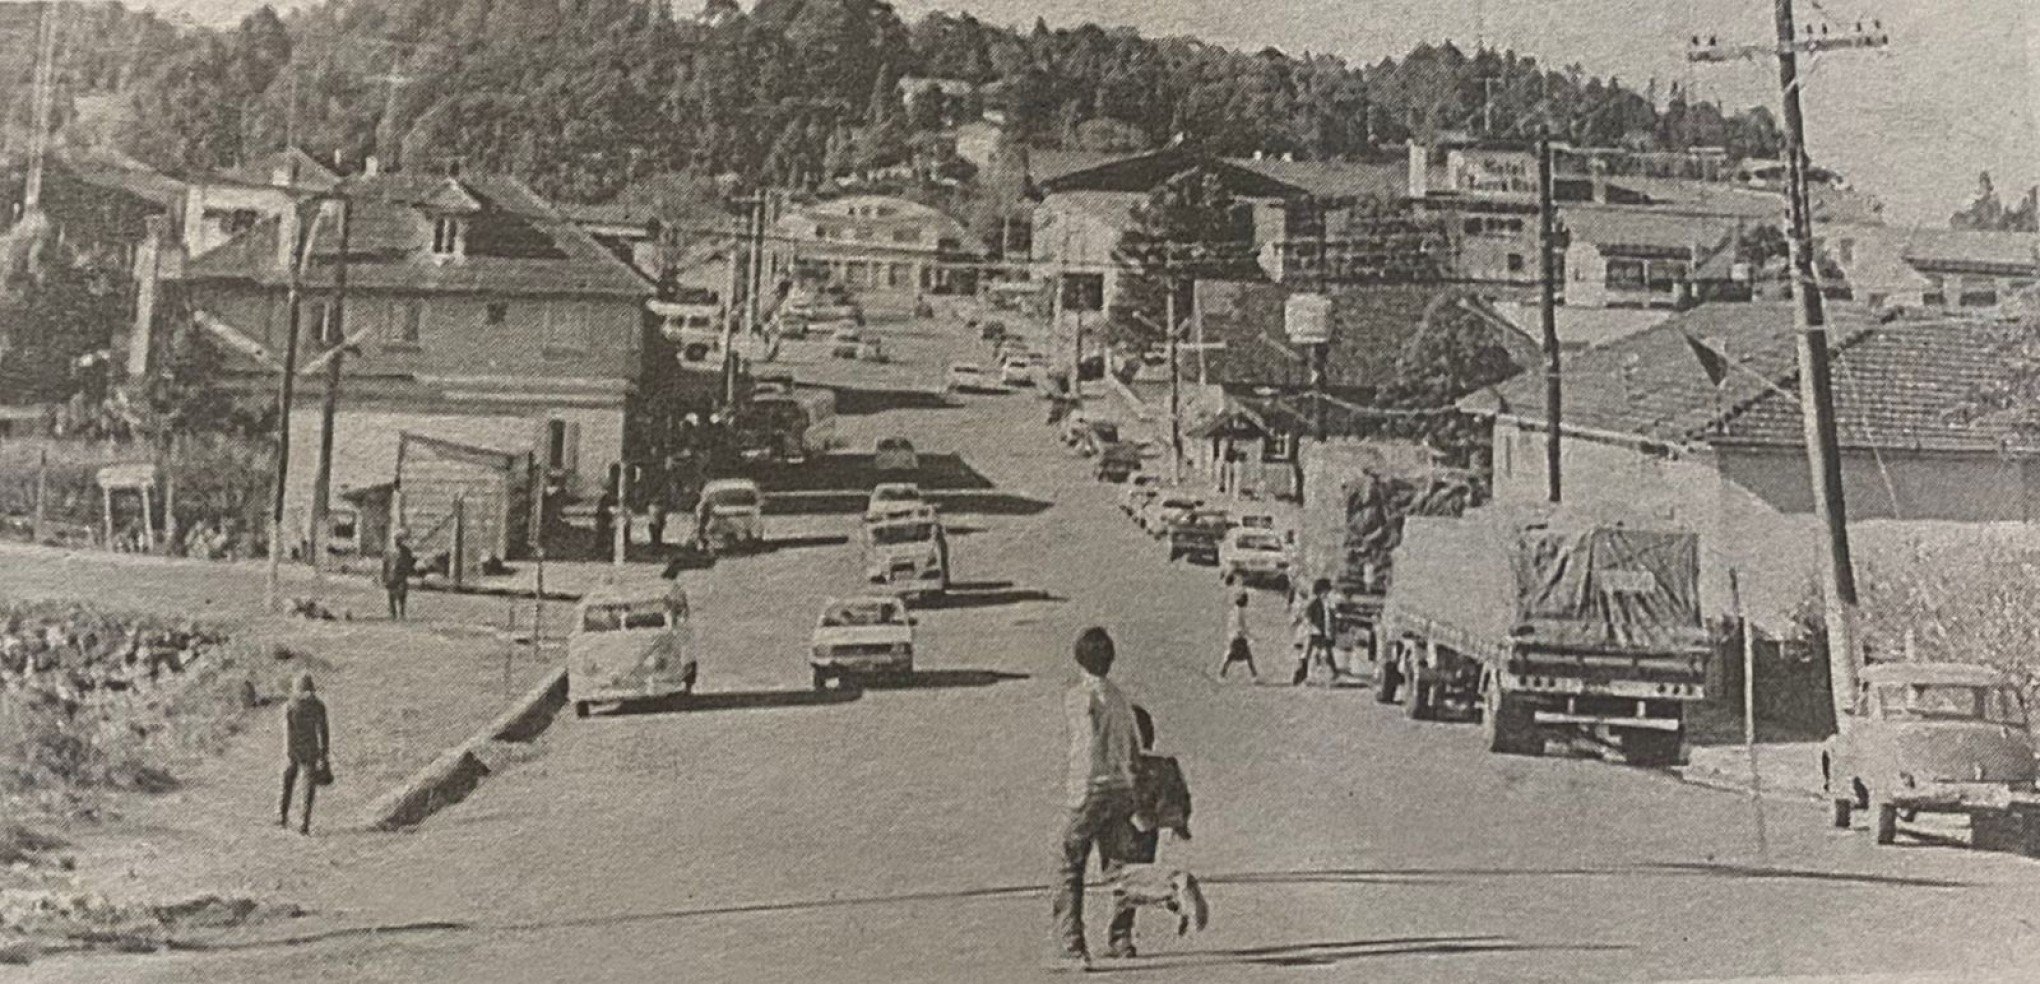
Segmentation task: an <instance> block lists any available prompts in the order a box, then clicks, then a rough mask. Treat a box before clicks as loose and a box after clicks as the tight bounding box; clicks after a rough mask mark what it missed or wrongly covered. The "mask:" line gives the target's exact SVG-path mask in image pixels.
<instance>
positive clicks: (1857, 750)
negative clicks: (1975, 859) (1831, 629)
mask: <svg viewBox="0 0 2040 984" xmlns="http://www.w3.org/2000/svg"><path fill="white" fill-rule="evenodd" d="M1848 718H1849V720H1848V721H1846V722H1844V724H1845V727H1843V728H1842V729H1841V732H1840V733H1839V734H1837V735H1835V736H1834V737H1833V738H1830V739H1828V744H1827V747H1826V748H1824V749H1823V750H1822V752H1821V767H1822V778H1823V779H1824V780H1825V782H1826V786H1827V791H1828V796H1829V799H1830V802H1831V803H1832V804H1833V806H1834V824H1835V826H1837V827H1844V828H1846V827H1847V826H1849V821H1850V818H1851V815H1852V814H1853V813H1854V812H1855V811H1856V810H1868V811H1870V814H1871V817H1872V820H1871V830H1872V832H1873V833H1874V834H1875V835H1876V839H1877V843H1879V844H1889V843H1891V842H1892V841H1893V840H1894V839H1895V838H1896V837H1897V836H1898V822H1899V821H1900V820H1910V819H1912V817H1913V816H1914V815H1915V814H1919V813H1963V814H1967V815H1968V816H1969V817H1970V820H1971V825H1972V828H1973V829H1977V830H1978V831H1979V833H1980V832H1981V829H1982V827H1983V826H1984V825H1987V824H1989V823H1990V822H1992V821H1996V820H2002V819H2005V818H2006V817H2007V816H2008V815H2009V814H2011V812H2012V811H2013V806H2014V803H2019V804H2020V805H2022V806H2026V805H2035V800H2034V779H2035V766H2034V757H2033V753H2034V748H2033V737H2032V734H2031V732H2030V731H2029V730H2028V729H2029V723H2028V721H2027V718H2026V707H2025V703H2024V701H2023V700H2022V699H2021V698H2020V696H2019V691H2018V688H2017V686H2016V685H2014V683H2013V682H2012V680H2011V678H2010V677H2008V676H2007V675H2005V674H2004V673H2003V672H2001V671H1999V670H1997V669H1994V668H1992V667H1988V666H1983V665H1979V664H1972V663H1914V662H1904V663H1878V664H1874V665H1871V666H1868V667H1865V668H1864V670H1863V672H1862V675H1861V679H1860V680H1859V682H1858V684H1857V692H1856V700H1855V703H1854V704H1853V705H1852V706H1850V708H1849V710H1848Z"/></svg>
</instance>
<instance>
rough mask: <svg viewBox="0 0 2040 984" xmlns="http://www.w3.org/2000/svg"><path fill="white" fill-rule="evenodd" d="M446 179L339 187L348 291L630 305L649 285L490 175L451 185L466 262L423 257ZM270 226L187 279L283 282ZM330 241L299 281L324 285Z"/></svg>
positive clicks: (323, 239)
mask: <svg viewBox="0 0 2040 984" xmlns="http://www.w3.org/2000/svg"><path fill="white" fill-rule="evenodd" d="M451 180H454V179H449V178H446V177H439V176H433V175H418V174H384V175H375V176H360V177H353V178H349V179H347V180H346V181H344V182H342V185H341V188H342V190H343V191H344V192H345V193H346V194H347V196H348V197H349V199H350V201H351V209H350V212H349V217H350V225H351V228H350V229H349V230H348V260H349V264H348V271H347V276H348V283H349V285H350V286H353V287H358V288H363V289H370V290H374V289H386V290H407V291H452V292H482V293H499V294H569V295H571V294H594V295H609V296H629V297H638V296H643V295H645V294H647V293H649V292H650V285H649V284H648V283H647V282H646V281H645V280H644V279H643V278H642V277H640V276H639V275H638V274H637V272H636V271H634V270H632V269H631V268H630V266H629V265H628V264H626V263H624V262H623V261H621V260H619V259H617V258H616V257H615V255H614V254H612V253H610V252H609V251H608V250H606V249H604V248H602V246H601V245H600V244H598V243H597V242H595V240H594V239H593V238H592V237H590V236H589V235H588V234H587V233H586V232H584V231H582V230H581V229H580V228H579V227H577V226H575V225H574V224H573V223H572V222H570V221H568V220H567V219H566V218H565V217H564V216H562V215H561V214H560V213H559V212H558V211H556V210H555V209H553V208H552V207H551V206H550V205H549V204H548V203H547V202H545V200H544V199H542V198H540V197H539V196H538V195H537V194H536V193H534V192H533V191H531V189H530V188H528V187H525V186H524V184H523V183H522V182H519V181H517V180H515V179H513V178H507V177H502V176H496V175H475V176H464V177H462V178H459V179H458V184H457V190H458V192H459V196H460V199H459V200H465V201H471V202H473V203H474V205H475V209H476V210H475V211H474V212H473V213H472V214H471V215H469V216H468V231H467V253H466V255H465V256H463V257H460V258H458V259H441V258H437V257H434V256H433V255H432V254H431V246H432V218H431V215H432V214H433V213H434V212H437V211H443V210H444V208H445V206H446V205H447V204H448V203H450V202H457V201H458V200H456V199H454V198H452V197H451V194H452V193H451V192H450V191H449V190H448V189H450V188H455V187H456V186H455V185H450V184H449V181H451ZM277 228H278V223H277V221H276V220H274V219H271V220H268V221H265V222H262V223H259V224H257V225H256V226H255V227H253V228H251V229H249V230H247V231H246V232H243V233H242V234H240V235H238V236H236V237H234V238H233V239H231V240H229V241H228V242H226V243H225V244H224V245H222V246H220V247H219V248H217V249H215V250H212V251H211V252H208V253H206V254H205V255H203V256H200V257H198V258H197V259H195V260H193V261H192V262H191V264H190V266H189V268H188V270H187V273H186V278H187V279H191V280H243V281H252V282H255V283H261V284H265V285H278V284H281V283H283V282H284V280H285V277H284V272H283V271H282V270H279V269H277V267H276V262H275V259H276V236H277ZM338 250H339V241H338V237H337V236H335V235H332V234H331V231H330V230H326V231H322V233H321V236H320V238H319V239H318V241H317V242H316V243H315V244H314V249H313V255H312V262H311V264H310V268H309V269H308V270H307V271H306V274H305V282H306V283H307V284H311V285H315V286H316V285H322V284H326V283H330V281H331V278H332V271H333V267H334V265H335V264H336V262H337V260H338V259H339V256H338Z"/></svg>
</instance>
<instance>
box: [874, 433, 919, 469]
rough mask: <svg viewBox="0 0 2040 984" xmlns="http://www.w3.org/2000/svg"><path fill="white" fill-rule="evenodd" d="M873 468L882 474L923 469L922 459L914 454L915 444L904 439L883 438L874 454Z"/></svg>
mask: <svg viewBox="0 0 2040 984" xmlns="http://www.w3.org/2000/svg"><path fill="white" fill-rule="evenodd" d="M871 467H873V468H876V469H878V470H879V471H882V472H888V471H903V472H910V471H914V470H916V469H918V468H920V467H921V459H920V458H919V457H918V456H917V455H915V454H914V442H912V441H909V440H907V439H906V438H904V437H881V438H879V439H878V447H877V449H876V450H874V451H873V452H872V455H871Z"/></svg>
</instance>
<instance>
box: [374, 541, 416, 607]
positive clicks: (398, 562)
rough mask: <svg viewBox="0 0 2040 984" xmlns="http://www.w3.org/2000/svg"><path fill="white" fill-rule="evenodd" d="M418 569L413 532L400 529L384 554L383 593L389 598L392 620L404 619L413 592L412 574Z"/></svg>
mask: <svg viewBox="0 0 2040 984" xmlns="http://www.w3.org/2000/svg"><path fill="white" fill-rule="evenodd" d="M417 571H418V558H417V557H416V556H414V555H413V554H412V553H411V534H410V533H408V532H406V531H404V530H398V531H397V535H396V536H395V537H394V538H393V542H392V543H391V544H390V549H389V552H387V553H385V554H383V562H382V584H383V595H384V596H385V597H387V598H388V599H389V603H390V621H392V622H401V621H403V620H404V608H405V602H406V600H407V599H408V598H409V596H410V592H411V576H412V575H413V574H415V573H417Z"/></svg>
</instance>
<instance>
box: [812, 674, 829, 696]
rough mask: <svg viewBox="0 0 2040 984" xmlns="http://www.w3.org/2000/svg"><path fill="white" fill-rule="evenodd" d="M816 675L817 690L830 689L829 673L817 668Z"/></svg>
mask: <svg viewBox="0 0 2040 984" xmlns="http://www.w3.org/2000/svg"><path fill="white" fill-rule="evenodd" d="M814 677H815V689H816V690H818V691H820V690H827V689H829V675H828V674H827V673H824V672H822V671H821V670H816V671H814Z"/></svg>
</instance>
